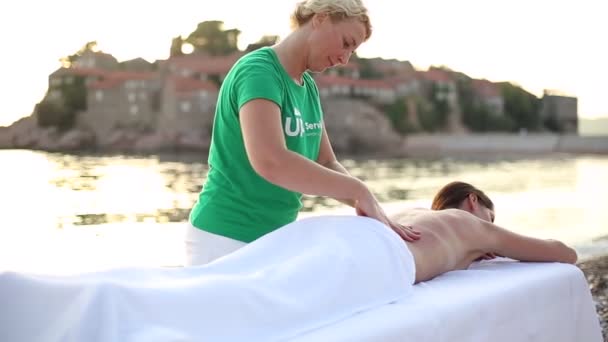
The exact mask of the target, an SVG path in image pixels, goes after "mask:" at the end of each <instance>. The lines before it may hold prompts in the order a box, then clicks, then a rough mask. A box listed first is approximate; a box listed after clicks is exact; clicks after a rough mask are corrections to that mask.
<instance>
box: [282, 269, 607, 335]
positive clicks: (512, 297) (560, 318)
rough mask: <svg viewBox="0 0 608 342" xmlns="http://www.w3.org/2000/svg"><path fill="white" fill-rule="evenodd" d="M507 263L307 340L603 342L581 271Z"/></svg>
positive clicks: (441, 281)
mask: <svg viewBox="0 0 608 342" xmlns="http://www.w3.org/2000/svg"><path fill="white" fill-rule="evenodd" d="M506 260H507V259H502V260H497V261H491V262H481V263H475V264H473V265H472V267H470V269H469V270H465V271H454V272H449V273H446V274H444V275H441V276H439V277H437V278H435V279H433V280H431V281H429V282H425V283H420V284H417V285H414V287H413V292H412V295H411V296H408V297H407V298H404V299H402V300H400V301H398V302H396V303H394V304H389V305H384V306H382V307H379V308H376V309H373V310H368V311H365V312H362V313H360V314H357V315H353V316H352V317H350V318H348V319H346V320H343V321H341V322H338V323H336V324H332V325H330V326H327V327H324V328H322V329H318V330H316V331H312V332H309V333H307V334H303V335H300V336H299V337H298V338H295V339H292V340H291V341H292V342H303V341H332V342H340V341H349V342H352V341H359V342H361V341H370V342H372V341H382V342H392V341H395V342H397V341H399V342H408V341H425V342H448V341H450V342H453V341H458V342H465V341H466V342H488V341H492V342H522V341H534V342H543V341H547V342H601V341H602V336H601V330H600V326H599V321H598V317H597V314H596V310H595V306H594V303H593V301H592V298H591V294H590V292H589V287H588V284H587V281H586V280H585V277H584V275H583V273H582V272H581V271H580V270H579V269H578V268H577V267H576V266H572V265H567V264H558V263H520V262H514V261H506Z"/></svg>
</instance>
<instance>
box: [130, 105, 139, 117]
mask: <svg viewBox="0 0 608 342" xmlns="http://www.w3.org/2000/svg"><path fill="white" fill-rule="evenodd" d="M138 112H139V107H137V105H132V106H131V108H129V113H130V114H131V115H132V116H135V115H137V113H138Z"/></svg>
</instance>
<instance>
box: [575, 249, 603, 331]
mask: <svg viewBox="0 0 608 342" xmlns="http://www.w3.org/2000/svg"><path fill="white" fill-rule="evenodd" d="M578 266H579V267H580V268H581V270H583V273H585V277H586V278H587V282H589V288H590V289H591V294H592V295H593V300H594V301H595V303H596V308H597V313H598V315H599V317H600V324H601V326H602V333H603V336H604V341H608V255H604V256H601V257H596V258H593V259H589V260H586V261H584V262H581V263H579V264H578Z"/></svg>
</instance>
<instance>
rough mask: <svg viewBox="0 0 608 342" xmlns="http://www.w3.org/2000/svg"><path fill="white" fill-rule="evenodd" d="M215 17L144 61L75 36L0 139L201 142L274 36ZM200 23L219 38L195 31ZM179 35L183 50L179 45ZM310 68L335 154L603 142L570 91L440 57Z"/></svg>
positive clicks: (54, 144)
mask: <svg viewBox="0 0 608 342" xmlns="http://www.w3.org/2000/svg"><path fill="white" fill-rule="evenodd" d="M222 24H223V23H222V22H220V21H211V22H203V23H200V24H199V25H198V27H197V29H196V30H195V31H193V32H192V33H191V34H190V35H189V36H188V37H187V38H186V39H183V38H182V37H181V36H178V37H176V38H175V39H174V40H173V42H172V44H171V47H170V51H171V53H170V57H169V58H167V59H164V60H157V61H155V62H153V63H151V62H148V61H147V60H145V59H143V58H136V59H132V60H127V61H122V62H119V61H118V60H117V59H116V58H114V57H113V56H112V55H111V54H108V53H104V52H102V51H99V50H97V49H96V46H95V45H96V44H95V42H89V43H87V44H86V45H85V46H83V48H82V49H80V50H79V51H78V52H77V53H75V54H73V55H70V56H68V57H66V58H64V60H63V65H62V66H61V67H59V68H58V69H57V70H56V71H54V72H53V73H51V74H50V75H49V77H48V90H47V92H46V94H45V96H44V98H43V99H42V100H41V101H40V102H39V103H38V104H36V105H35V108H34V110H33V113H32V115H31V116H29V117H25V118H23V119H21V120H19V121H17V122H15V123H14V124H13V125H11V126H10V127H3V128H0V148H30V149H41V150H47V151H81V150H87V151H101V152H106V151H108V152H114V151H119V152H135V153H148V152H157V151H182V150H194V151H207V150H208V148H209V144H210V139H211V131H212V124H213V117H214V111H215V103H216V100H217V96H218V91H219V88H220V86H221V83H222V80H223V79H224V77H225V76H226V74H227V73H228V71H229V70H230V68H231V66H232V65H233V64H234V63H235V62H236V61H237V60H238V59H239V58H240V57H241V56H243V55H244V54H245V53H247V52H249V51H252V50H254V49H257V48H260V47H262V46H268V45H272V44H274V42H276V39H277V38H276V37H263V38H262V39H260V41H259V42H257V43H254V44H250V45H249V47H248V48H247V49H246V50H245V51H240V50H239V49H238V48H236V37H237V36H238V33H239V32H238V30H234V29H233V30H223V28H222V27H223V26H222ZM209 28H212V30H209ZM209 32H212V33H211V34H215V35H216V38H217V37H219V38H221V39H215V40H214V39H200V38H201V36H203V38H205V37H204V35H209V34H210V33H209ZM213 32H214V33H213ZM207 38H208V37H207ZM218 41H220V42H221V43H217V42H218ZM209 42H216V43H215V45H211V44H210V43H209ZM185 44H190V45H191V47H192V50H193V51H192V52H191V53H189V54H186V53H183V52H182V51H183V50H184V49H183V46H184V45H185ZM314 78H315V81H316V83H317V86H318V88H319V92H320V95H321V98H322V99H321V103H322V106H323V111H324V113H325V125H326V127H327V130H328V132H329V133H330V135H331V137H332V143H333V145H334V149H335V150H336V151H338V152H343V153H348V154H358V153H376V152H380V151H385V152H386V151H392V152H393V153H394V154H406V153H407V152H408V151H409V152H413V151H414V150H420V151H423V152H424V151H429V150H433V149H434V150H438V149H439V150H440V149H442V148H444V149H445V148H446V147H451V148H458V144H455V143H454V141H457V142H458V141H460V146H461V147H462V148H464V149H467V148H469V149H470V147H471V146H477V148H479V149H481V148H488V147H489V146H490V147H491V146H495V148H496V150H500V149H503V148H504V149H508V148H509V147H513V146H516V145H517V144H519V145H520V149H522V150H524V151H526V150H535V149H553V150H555V149H556V148H560V146H561V148H564V146H570V145H572V146H573V147H572V149H574V150H577V148H578V149H579V150H586V149H589V148H588V147H589V146H591V147H592V148H591V150H592V151H591V152H593V150H594V149H599V150H600V151H604V150H603V149H604V147H605V146H604V145H605V141H603V140H601V141H600V142H599V143H598V142H591V145H590V143H589V142H584V143H582V145H581V143H580V142H579V141H580V139H577V137H576V135H577V129H578V113H577V98H576V97H571V96H565V95H562V94H558V93H555V92H549V91H545V93H544V95H543V96H542V98H538V97H536V96H535V95H533V94H531V93H529V92H528V91H526V90H525V89H523V88H522V87H520V86H518V85H515V84H512V83H509V82H491V81H489V80H486V79H474V78H471V77H469V76H467V75H466V74H464V73H462V72H457V71H454V70H451V69H449V68H447V67H431V68H429V69H428V70H416V69H415V68H414V67H413V66H412V64H411V63H410V62H408V61H399V60H394V59H391V60H387V59H382V58H360V57H357V56H353V58H351V60H350V61H349V63H348V64H346V65H343V66H341V67H337V68H334V69H330V70H327V71H325V72H323V73H320V74H314ZM446 139H447V140H446ZM471 139H473V140H471ZM501 139H502V140H501ZM568 139H569V140H568ZM564 141H565V142H564ZM568 141H570V142H568ZM514 142H515V143H514ZM577 144H578V145H577ZM594 144H595V145H598V146H597V147H594V146H595V145H594ZM600 145H601V146H600ZM467 146H469V147H467ZM577 146H578V147H577ZM606 149H607V150H608V148H606Z"/></svg>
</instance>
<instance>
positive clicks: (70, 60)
mask: <svg viewBox="0 0 608 342" xmlns="http://www.w3.org/2000/svg"><path fill="white" fill-rule="evenodd" d="M87 51H93V52H96V51H98V50H97V41H95V40H92V41H90V42H87V43H86V44H84V45H83V46H82V47H81V48H80V49H79V50H78V51H76V52H75V53H74V54H72V55H69V56H65V57H61V58H59V61H60V62H61V65H63V67H65V68H69V67H71V66H72V64H74V63H75V62H76V61H77V60H78V59H79V58H80V56H82V55H83V54H84V53H85V52H87Z"/></svg>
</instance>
